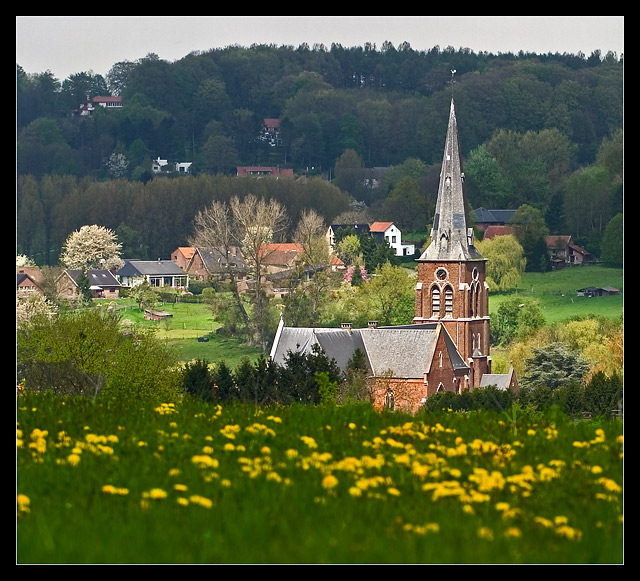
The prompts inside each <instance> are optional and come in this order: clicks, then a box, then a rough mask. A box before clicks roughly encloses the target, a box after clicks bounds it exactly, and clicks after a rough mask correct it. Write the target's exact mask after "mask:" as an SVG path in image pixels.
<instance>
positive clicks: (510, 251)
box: [476, 234, 527, 291]
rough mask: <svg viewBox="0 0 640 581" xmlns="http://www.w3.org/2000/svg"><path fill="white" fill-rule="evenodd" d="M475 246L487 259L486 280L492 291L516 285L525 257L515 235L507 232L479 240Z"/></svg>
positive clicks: (507, 288)
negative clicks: (505, 234)
mask: <svg viewBox="0 0 640 581" xmlns="http://www.w3.org/2000/svg"><path fill="white" fill-rule="evenodd" d="M476 247H477V248H478V250H479V251H480V253H481V254H482V256H484V257H485V258H486V259H487V273H486V281H487V284H488V285H489V288H490V289H491V290H492V291H504V290H509V289H512V288H517V287H518V283H519V282H520V277H521V276H522V273H523V272H524V270H525V267H526V264H527V259H526V258H525V257H524V250H523V248H522V246H521V245H520V243H519V242H518V241H517V240H516V238H515V236H513V235H511V234H509V235H507V236H496V237H495V238H488V239H486V240H479V241H478V242H476Z"/></svg>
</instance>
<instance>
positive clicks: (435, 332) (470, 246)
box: [270, 100, 518, 412]
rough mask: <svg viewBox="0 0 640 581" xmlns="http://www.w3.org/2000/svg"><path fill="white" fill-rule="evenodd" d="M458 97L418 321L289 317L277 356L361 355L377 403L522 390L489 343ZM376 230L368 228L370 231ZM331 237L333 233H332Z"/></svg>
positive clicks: (416, 403) (482, 264)
mask: <svg viewBox="0 0 640 581" xmlns="http://www.w3.org/2000/svg"><path fill="white" fill-rule="evenodd" d="M467 224H468V220H467V216H466V205H465V195H464V191H463V175H462V171H461V162H460V151H459V146H458V129H457V121H456V116H455V109H454V103H453V100H452V101H451V106H450V111H449V124H448V128H447V136H446V142H445V148H444V155H443V160H442V171H441V174H440V184H439V187H438V198H437V202H436V207H435V215H434V220H433V228H432V230H431V243H430V245H429V247H428V248H427V249H426V250H425V251H424V252H423V253H422V255H421V256H420V258H418V259H417V262H418V277H417V283H416V286H415V308H414V318H413V321H412V323H410V324H407V325H400V326H393V327H378V326H377V324H375V323H374V322H372V324H370V325H369V326H368V328H367V329H352V328H351V326H350V325H349V324H348V323H345V325H343V326H342V327H341V328H340V329H337V328H334V329H318V328H297V327H287V326H286V325H285V324H284V321H283V320H282V321H281V322H280V325H279V326H278V330H277V331H276V335H275V338H274V342H273V347H272V350H271V353H270V357H271V359H272V360H273V361H275V362H276V363H282V362H284V361H286V357H287V353H288V352H290V351H291V352H299V353H309V352H310V349H312V348H313V346H314V345H318V346H319V347H321V348H322V349H323V350H324V351H325V353H326V354H327V356H329V357H330V358H334V359H335V360H336V363H337V364H338V366H339V367H340V368H341V369H342V370H345V369H346V366H347V364H348V362H349V360H350V359H351V358H353V356H354V354H355V353H356V352H357V351H359V352H360V353H361V354H362V355H364V358H365V360H366V365H367V369H368V373H369V381H370V385H371V387H372V393H373V398H374V405H375V406H376V407H378V408H383V407H387V408H392V409H399V410H404V411H409V412H416V411H417V410H419V409H420V407H421V406H422V405H423V404H424V402H425V401H426V398H427V397H429V396H430V395H432V394H434V393H436V392H438V391H451V392H454V393H461V392H462V391H464V390H466V389H474V388H477V387H480V386H485V385H496V386H497V387H498V388H500V389H512V390H517V389H518V384H517V379H516V377H515V374H514V373H513V369H510V370H509V372H508V373H506V374H493V373H492V371H491V356H490V345H489V328H490V318H489V296H488V291H489V287H488V285H487V283H486V281H485V272H486V259H485V258H484V257H483V256H482V255H481V254H480V252H479V251H478V250H477V248H476V247H475V245H474V239H473V228H469V227H467ZM367 228H368V227H367ZM327 236H329V233H328V234H327Z"/></svg>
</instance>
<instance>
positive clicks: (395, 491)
mask: <svg viewBox="0 0 640 581" xmlns="http://www.w3.org/2000/svg"><path fill="white" fill-rule="evenodd" d="M387 493H388V494H390V495H391V496H400V491H399V490H398V489H397V488H394V487H393V486H390V487H389V488H387Z"/></svg>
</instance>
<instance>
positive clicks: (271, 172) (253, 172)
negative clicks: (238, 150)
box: [236, 165, 293, 178]
mask: <svg viewBox="0 0 640 581" xmlns="http://www.w3.org/2000/svg"><path fill="white" fill-rule="evenodd" d="M236 175H237V176H240V177H242V176H254V177H265V176H267V177H276V178H279V177H291V178H292V177H293V170H292V169H291V168H285V167H268V166H248V165H247V166H238V168H237V170H236Z"/></svg>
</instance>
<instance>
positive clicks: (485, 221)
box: [474, 208, 516, 232]
mask: <svg viewBox="0 0 640 581" xmlns="http://www.w3.org/2000/svg"><path fill="white" fill-rule="evenodd" d="M474 213H475V215H476V223H475V226H476V228H477V229H478V230H480V231H481V232H484V231H485V230H486V229H487V228H489V227H490V226H505V225H507V224H508V223H509V222H510V221H511V218H513V215H514V214H515V213H516V211H515V210H487V208H476V209H475V210H474Z"/></svg>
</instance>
